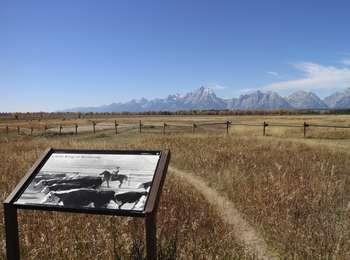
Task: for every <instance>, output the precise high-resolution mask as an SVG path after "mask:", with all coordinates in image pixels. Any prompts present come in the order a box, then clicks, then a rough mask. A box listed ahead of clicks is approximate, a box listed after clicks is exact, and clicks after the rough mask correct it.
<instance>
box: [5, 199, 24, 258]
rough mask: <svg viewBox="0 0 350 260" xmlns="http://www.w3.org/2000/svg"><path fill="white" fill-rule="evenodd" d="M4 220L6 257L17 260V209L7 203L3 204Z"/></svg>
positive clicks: (18, 255) (18, 253) (18, 256)
mask: <svg viewBox="0 0 350 260" xmlns="http://www.w3.org/2000/svg"><path fill="white" fill-rule="evenodd" d="M4 222H5V234H6V236H5V237H6V239H5V241H6V256H7V259H13V260H19V259H20V249H19V239H18V220H17V209H16V208H15V207H13V206H10V205H9V204H4Z"/></svg>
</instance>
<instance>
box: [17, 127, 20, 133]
mask: <svg viewBox="0 0 350 260" xmlns="http://www.w3.org/2000/svg"><path fill="white" fill-rule="evenodd" d="M17 134H18V135H20V134H21V129H20V127H19V126H17Z"/></svg>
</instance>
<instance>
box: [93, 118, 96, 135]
mask: <svg viewBox="0 0 350 260" xmlns="http://www.w3.org/2000/svg"><path fill="white" fill-rule="evenodd" d="M95 126H96V123H95V121H92V132H93V133H94V134H95V133H96V128H95Z"/></svg>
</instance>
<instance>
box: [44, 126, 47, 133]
mask: <svg viewBox="0 0 350 260" xmlns="http://www.w3.org/2000/svg"><path fill="white" fill-rule="evenodd" d="M46 131H47V125H45V126H44V135H45V134H46Z"/></svg>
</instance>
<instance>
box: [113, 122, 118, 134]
mask: <svg viewBox="0 0 350 260" xmlns="http://www.w3.org/2000/svg"><path fill="white" fill-rule="evenodd" d="M114 127H115V135H117V134H118V124H117V120H114Z"/></svg>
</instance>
